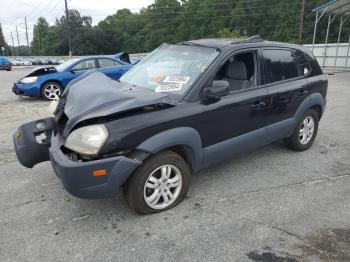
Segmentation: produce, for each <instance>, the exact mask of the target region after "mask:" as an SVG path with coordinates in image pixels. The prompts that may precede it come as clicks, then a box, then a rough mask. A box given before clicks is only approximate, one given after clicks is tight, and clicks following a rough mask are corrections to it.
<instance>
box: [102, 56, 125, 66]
mask: <svg viewBox="0 0 350 262" xmlns="http://www.w3.org/2000/svg"><path fill="white" fill-rule="evenodd" d="M98 63H99V64H100V67H113V66H122V64H120V63H118V62H117V61H114V60H112V59H108V58H100V59H98Z"/></svg>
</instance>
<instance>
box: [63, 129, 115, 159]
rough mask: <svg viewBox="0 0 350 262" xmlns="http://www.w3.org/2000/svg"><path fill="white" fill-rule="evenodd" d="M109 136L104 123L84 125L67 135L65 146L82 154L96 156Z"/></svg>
mask: <svg viewBox="0 0 350 262" xmlns="http://www.w3.org/2000/svg"><path fill="white" fill-rule="evenodd" d="M107 138H108V130H107V128H106V127H105V126H104V125H91V126H84V127H81V128H78V129H76V130H74V131H73V132H72V133H70V135H69V136H68V137H67V139H66V142H65V144H64V146H65V147H66V148H69V149H70V150H72V151H74V152H77V153H79V154H81V155H86V156H96V155H97V154H98V153H99V152H100V150H101V148H102V146H103V145H104V143H105V142H106V140H107Z"/></svg>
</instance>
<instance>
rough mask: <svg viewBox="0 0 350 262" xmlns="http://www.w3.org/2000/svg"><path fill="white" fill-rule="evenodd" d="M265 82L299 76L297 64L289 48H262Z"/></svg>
mask: <svg viewBox="0 0 350 262" xmlns="http://www.w3.org/2000/svg"><path fill="white" fill-rule="evenodd" d="M263 57H264V65H265V78H266V79H265V82H266V83H273V82H277V81H282V80H286V79H290V78H294V77H297V76H299V70H298V66H297V64H296V63H295V61H294V57H293V54H292V52H291V51H290V50H281V49H265V50H263Z"/></svg>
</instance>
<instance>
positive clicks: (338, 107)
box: [0, 69, 350, 262]
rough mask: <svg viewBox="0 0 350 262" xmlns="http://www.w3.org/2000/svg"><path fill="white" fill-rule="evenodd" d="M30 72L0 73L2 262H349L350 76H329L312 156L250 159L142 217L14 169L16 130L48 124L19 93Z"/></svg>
mask: <svg viewBox="0 0 350 262" xmlns="http://www.w3.org/2000/svg"><path fill="white" fill-rule="evenodd" d="M24 70H28V69H24ZM24 70H22V71H21V70H16V71H13V72H4V71H0V257H1V259H0V260H1V261H272V262H274V261H275V262H277V261H278V262H296V261H350V201H349V199H350V151H349V147H350V103H349V101H350V85H349V82H350V74H347V73H342V74H337V75H336V76H329V91H328V104H327V110H326V114H325V115H324V117H323V119H322V121H321V123H320V127H319V133H318V136H317V138H316V141H315V143H314V145H313V147H312V148H311V149H310V150H308V151H306V152H301V153H296V152H293V151H290V150H288V149H286V148H285V147H284V145H283V143H275V144H273V145H270V146H266V147H264V148H261V149H259V150H256V151H255V152H252V153H249V154H245V155H242V156H240V157H238V158H236V159H232V161H229V162H226V163H224V164H221V165H219V166H216V167H214V168H211V169H207V170H205V171H202V172H200V173H198V174H195V175H193V177H192V181H191V186H190V190H189V193H188V197H187V198H186V199H185V200H184V202H183V203H181V204H180V205H179V206H177V207H176V208H174V209H172V210H169V211H167V212H164V213H161V214H155V215H147V216H139V215H137V214H135V213H133V212H132V211H130V210H129V209H128V207H127V206H126V204H125V202H124V199H123V197H122V195H121V194H119V195H118V196H117V197H116V198H115V199H107V200H84V199H78V198H75V197H73V196H70V195H69V194H68V193H66V192H65V191H64V190H63V189H62V186H61V184H60V182H59V181H58V179H57V178H56V177H55V176H54V174H53V170H52V168H51V166H50V164H49V163H43V164H40V165H38V166H36V167H34V168H33V169H26V168H23V167H22V166H20V164H19V163H18V162H17V161H16V159H15V156H14V152H13V147H12V133H13V131H14V130H15V128H16V127H17V126H18V125H20V124H21V123H23V122H25V121H29V120H32V119H37V118H39V117H41V116H46V115H47V114H48V113H47V107H48V103H47V102H43V101H41V100H39V99H32V98H17V97H16V96H15V95H13V94H12V93H11V85H12V83H13V81H14V80H15V79H17V78H18V77H19V76H20V75H21V74H23V73H24V72H25V71H24Z"/></svg>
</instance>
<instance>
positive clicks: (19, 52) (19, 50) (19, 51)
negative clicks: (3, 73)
mask: <svg viewBox="0 0 350 262" xmlns="http://www.w3.org/2000/svg"><path fill="white" fill-rule="evenodd" d="M16 34H17V43H18V55H21V47H20V46H19V37H18V30H17V26H16Z"/></svg>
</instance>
